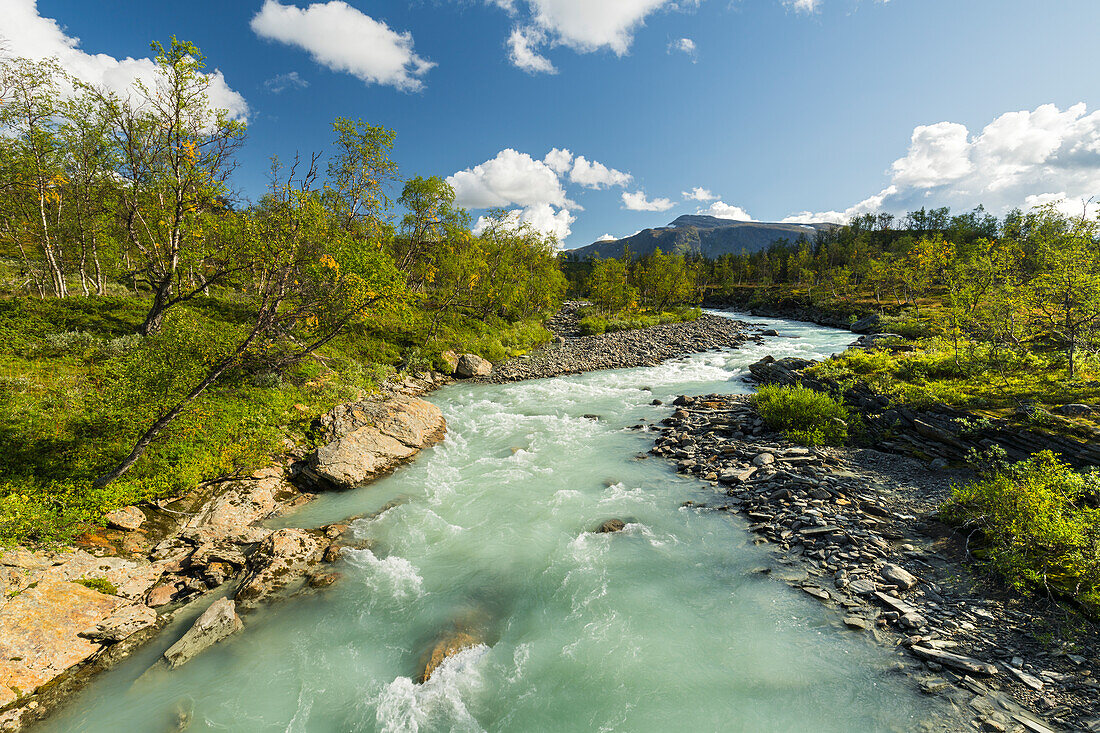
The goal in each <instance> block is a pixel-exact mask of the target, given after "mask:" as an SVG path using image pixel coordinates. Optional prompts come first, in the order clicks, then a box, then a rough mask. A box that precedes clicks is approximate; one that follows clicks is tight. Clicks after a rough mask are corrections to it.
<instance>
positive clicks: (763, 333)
mask: <svg viewBox="0 0 1100 733" xmlns="http://www.w3.org/2000/svg"><path fill="white" fill-rule="evenodd" d="M760 335H761V336H778V335H779V331H776V330H775V329H774V328H769V329H768V330H766V331H761V332H760Z"/></svg>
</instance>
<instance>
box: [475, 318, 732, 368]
mask: <svg viewBox="0 0 1100 733" xmlns="http://www.w3.org/2000/svg"><path fill="white" fill-rule="evenodd" d="M583 305H584V304H582V303H566V304H565V306H564V307H563V308H562V311H561V312H560V313H559V314H558V315H557V316H555V317H554V318H553V319H551V321H550V322H549V323H548V324H547V327H548V328H550V330H551V331H552V332H554V334H555V336H556V340H555V342H554V343H553V344H550V345H548V346H545V347H543V348H540V349H537V350H535V351H533V352H531V353H530V354H525V355H523V356H522V357H519V358H517V359H512V360H510V361H507V362H504V363H502V364H498V365H497V366H496V367H494V369H493V371H492V373H491V374H490V375H489V376H487V377H485V381H487V382H493V383H502V382H516V381H519V380H522V379H543V378H546V377H557V376H561V375H563V374H579V373H581V372H589V371H595V370H599V369H627V368H630V367H640V366H653V365H655V364H660V363H661V362H662V361H666V360H668V359H673V358H676V357H679V356H686V355H688V354H696V353H699V352H701V351H712V350H714V349H725V348H736V347H738V346H740V345H741V344H743V343H744V342H745V341H746V340H748V338H749V337H748V335H747V334H746V333H745V331H744V328H743V324H741V323H740V322H738V321H735V320H732V319H729V318H723V317H722V316H717V315H714V314H712V313H703V314H702V315H701V316H699V318H698V319H697V320H694V321H688V322H686V323H672V324H667V325H663V326H652V327H650V328H640V329H634V330H630V331H616V332H614V333H604V334H599V335H596V336H581V335H580V332H579V330H578V327H577V312H578V311H579V310H580V308H581V307H583Z"/></svg>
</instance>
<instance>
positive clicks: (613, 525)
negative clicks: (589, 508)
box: [596, 519, 626, 534]
mask: <svg viewBox="0 0 1100 733" xmlns="http://www.w3.org/2000/svg"><path fill="white" fill-rule="evenodd" d="M625 528H626V522H624V521H623V520H621V519H608V520H607V521H606V522H604V523H603V524H601V525H600V526H599V527H596V533H597V534H608V533H610V532H622V531H623V530H624V529H625Z"/></svg>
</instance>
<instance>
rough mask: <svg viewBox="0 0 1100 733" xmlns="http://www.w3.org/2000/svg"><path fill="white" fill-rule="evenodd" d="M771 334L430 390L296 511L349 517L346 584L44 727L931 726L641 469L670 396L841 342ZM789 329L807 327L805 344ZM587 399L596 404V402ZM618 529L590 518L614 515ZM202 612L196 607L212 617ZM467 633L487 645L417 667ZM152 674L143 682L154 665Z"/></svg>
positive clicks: (733, 539)
mask: <svg viewBox="0 0 1100 733" xmlns="http://www.w3.org/2000/svg"><path fill="white" fill-rule="evenodd" d="M738 318H743V319H744V320H748V321H751V322H756V323H764V322H766V323H768V324H770V325H771V326H773V327H776V328H778V329H779V331H780V333H781V336H780V337H778V338H775V337H772V338H768V339H767V340H766V343H765V344H763V345H754V344H752V343H749V344H746V345H745V347H744V348H742V349H739V350H732V351H720V352H710V353H704V354H696V355H693V356H689V357H685V358H682V359H677V360H673V361H669V362H666V363H664V364H661V365H659V366H656V367H648V368H638V369H628V370H619V371H604V372H593V373H588V374H583V375H577V376H566V377H558V378H553V379H543V380H536V381H529V382H520V383H514V384H508V385H482V384H464V383H458V384H455V385H452V386H449V387H446V388H444V389H443V390H440V391H438V392H436V393H434V394H433V395H431V396H430V397H429V399H431V400H432V401H433V402H434V403H435V404H437V405H439V406H440V407H441V408H442V409H443V411H444V413H445V414H446V417H447V421H448V424H449V431H448V434H447V437H446V439H445V440H444V441H443V442H442V443H440V444H439V445H438V446H436V447H434V448H431V449H428V450H426V451H424V452H423V453H422V454H421V455H420V456H419V457H418V458H417V459H416V460H415V461H414V462H413V463H412V464H410V465H408V466H405V467H403V468H401V469H400V470H398V471H397V472H395V473H394V474H392V475H391V476H388V477H386V478H384V479H382V480H380V481H378V482H376V483H374V484H371V485H369V486H367V487H364V488H362V489H359V490H356V491H351V492H346V493H333V494H327V495H323V496H321V497H319V498H318V499H317V500H316V501H314V502H312V503H311V504H309V505H307V506H306V507H304V508H303V509H302V510H300V511H298V512H297V513H295V514H293V515H289V516H287V517H284V518H282V519H281V520H280V523H281V525H282V526H303V527H311V526H319V525H322V524H326V523H330V522H334V521H339V520H341V519H343V518H344V517H348V516H352V515H361V514H369V513H372V512H377V511H378V510H379V509H381V508H383V507H386V506H387V505H389V504H391V503H394V505H393V506H392V507H391V508H388V509H386V510H385V511H383V512H381V513H380V514H378V515H377V516H375V517H373V518H370V519H364V520H359V521H357V522H356V523H354V524H353V529H354V532H355V533H356V535H357V536H358V537H361V538H363V539H370V540H371V541H372V542H373V545H372V546H371V549H359V550H345V551H344V556H343V558H342V559H341V560H340V561H339V562H338V564H337V570H338V571H340V572H341V573H342V574H343V577H342V579H341V580H340V581H339V582H338V583H337V584H336V585H334V586H332V587H330V588H328V589H325V590H324V591H321V592H319V593H317V594H313V595H305V596H301V597H298V598H295V599H292V600H289V601H285V602H282V603H279V604H276V605H274V606H272V607H269V608H263V609H260V610H259V611H256V612H254V613H252V614H249V615H248V616H246V617H244V621H245V630H244V631H243V632H241V633H240V634H238V635H236V636H235V637H233V638H231V639H229V640H227V641H225V642H222V643H221V644H218V645H216V646H214V647H212V648H211V649H209V650H208V651H206V652H205V653H204V654H202V655H201V656H200V657H198V658H196V659H195V660H193V661H191V662H190V663H188V664H187V665H186V666H184V667H182V668H180V669H178V670H175V671H173V672H166V671H159V670H158V671H154V672H152V673H150V674H146V675H144V676H142V675H143V673H144V672H145V671H146V670H147V669H148V668H149V667H150V666H151V665H152V664H153V662H154V661H155V660H156V657H157V655H159V654H160V653H161V652H162V651H163V650H164V649H165V648H166V647H167V646H169V645H170V644H171V643H172V642H173V641H174V640H175V639H176V638H177V637H178V636H179V635H180V634H181V633H182V632H183V630H184V629H185V628H186V624H187V623H189V622H190V619H191V618H193V617H194V615H195V614H192V615H191V616H190V617H189V618H187V619H181V620H179V621H178V622H177V623H176V624H175V625H174V626H173V627H170V628H169V629H168V630H167V631H166V632H164V633H163V634H162V635H161V636H160V637H158V639H157V640H156V641H155V642H154V643H152V644H150V645H148V646H147V647H145V648H143V649H142V650H140V651H139V652H138V653H137V654H135V655H134V656H133V657H131V658H130V659H129V660H127V661H126V662H124V663H122V664H121V665H120V666H118V667H117V668H115V669H113V670H111V671H110V672H107V673H105V674H103V675H102V676H100V677H98V678H97V679H96V680H95V681H94V682H93V683H92V684H91V685H89V686H88V687H87V688H85V689H84V690H83V691H82V692H81V693H80V694H78V695H77V696H76V697H75V698H74V700H73V701H72V702H71V703H70V704H69V705H68V706H66V707H65V708H63V709H62V710H60V711H58V712H57V713H55V714H54V715H53V717H51V718H50V719H49V720H47V721H46V723H45V724H43V725H42V726H40V728H39V729H38V730H42V731H82V732H94V731H104V732H107V733H138V732H144V731H154V732H159V731H168V730H175V729H177V728H175V727H174V725H175V723H176V721H177V719H178V718H179V716H180V714H181V712H182V713H183V714H184V715H185V716H187V717H189V718H190V726H189V727H188V728H187V730H189V731H310V732H312V731H318V732H329V731H422V732H423V731H746V732H752V733H759V732H766V731H814V732H821V733H824V732H828V731H846V732H847V731H859V732H860V733H867V732H870V731H911V730H918V729H919V728H920V727H921V723H922V722H923V721H929V720H937V719H939V720H940V723H941V725H942V723H943V722H944V721H943V719H942V718H940V715H941V714H943V712H944V711H943V710H942V708H941V707H940V705H941V704H942V703H938V702H937V701H936V700H934V699H932V698H929V697H926V696H922V695H920V694H919V693H918V692H916V689H915V688H916V686H915V685H914V684H913V682H912V681H911V680H910V679H908V678H906V677H905V676H904V675H900V674H897V673H895V672H893V671H892V670H891V667H892V666H894V665H895V664H896V658H894V657H892V656H891V654H890V653H889V651H888V650H886V649H885V648H883V647H880V646H877V645H875V644H873V643H872V642H870V641H869V640H868V639H866V638H865V635H860V634H857V633H854V632H849V631H846V630H844V629H843V628H841V627H840V625H839V623H838V618H839V617H838V616H837V615H836V612H835V611H831V610H829V609H827V608H824V607H823V606H822V605H821V604H820V603H819V602H817V601H816V600H813V599H811V598H810V597H809V596H807V595H806V594H804V593H802V592H801V591H799V590H797V589H793V588H790V587H788V586H787V585H786V584H785V583H783V582H781V581H780V580H777V579H775V578H770V577H768V576H767V575H762V574H760V573H754V572H753V569H754V568H756V567H759V566H762V565H767V564H769V552H768V550H767V548H766V546H765V547H756V546H754V545H753V542H752V539H753V536H752V535H751V534H750V533H749V532H748V531H747V530H746V526H747V525H746V524H745V522H743V521H742V520H741V519H740V518H738V517H735V516H731V515H728V514H725V513H717V512H715V513H707V512H699V511H697V510H692V509H686V508H681V504H682V503H683V502H684V501H686V500H689V499H691V500H696V501H700V500H701V501H707V500H708V499H710V498H711V497H712V496H713V493H712V492H711V489H710V487H709V486H705V485H703V484H701V483H700V482H698V481H696V480H694V479H691V478H686V477H681V476H677V475H676V473H675V472H674V470H673V468H672V467H671V465H670V464H668V463H667V462H665V461H662V460H660V459H657V458H653V457H650V458H648V459H643V458H642V456H644V455H645V454H646V452H647V451H648V450H649V448H650V447H651V446H652V439H653V434H652V433H648V432H642V431H637V430H631V429H629V428H630V426H632V425H636V424H638V423H640V422H642V420H643V419H644V420H646V421H648V422H649V423H651V424H652V423H656V422H658V421H659V420H661V419H662V418H664V417H666V416H667V415H668V411H669V408H668V407H667V406H653V405H651V404H650V403H651V402H652V401H653V400H654V399H659V400H662V401H664V402H666V403H667V402H669V401H670V400H671V399H673V398H675V396H676V395H679V394H682V393H687V394H699V393H709V392H747V391H749V387H748V385H746V384H745V383H744V382H743V381H742V379H741V378H742V377H743V376H744V375H745V374H746V373H747V372H746V367H747V365H749V364H751V363H752V362H754V361H756V360H758V359H759V358H761V357H762V356H764V355H765V354H772V355H774V356H776V357H781V356H788V355H797V356H803V357H809V358H813V357H821V356H826V355H828V354H831V353H835V352H836V351H839V350H842V349H843V348H844V347H845V346H846V345H847V344H848V343H850V342H851V341H852V335H851V334H850V333H848V332H842V331H836V330H832V329H826V328H820V327H817V326H812V325H808V324H802V323H794V322H785V321H776V320H775V319H767V320H766V321H765V320H764V319H755V318H748V317H744V316H738ZM792 337H798V338H792ZM585 415H590V416H591V415H597V416H598V417H599V419H592V418H591V417H585ZM610 518H621V519H624V520H625V521H627V527H626V529H625V531H623V532H621V533H617V534H592V533H590V532H588V531H587V530H590V529H593V528H595V527H596V526H598V525H599V524H600V523H601V522H603V521H604V520H607V519H610ZM196 613H197V611H196ZM456 629H458V630H461V631H462V632H464V633H468V634H470V636H471V637H473V638H474V639H476V640H477V642H478V643H477V645H476V646H473V647H472V648H469V649H467V650H465V651H463V652H461V653H459V654H457V655H456V656H453V657H451V658H449V659H448V660H447V661H446V662H445V663H444V664H443V666H442V667H440V668H439V669H438V670H437V671H436V672H435V674H433V675H432V677H431V679H430V680H428V681H427V682H426V683H425V684H422V685H421V684H416V683H415V682H414V680H416V679H417V677H418V676H419V675H420V674H421V672H422V671H423V668H424V667H423V664H424V657H425V654H426V653H427V652H429V651H430V650H431V648H432V647H433V645H434V644H435V642H436V641H437V640H438V639H439V638H440V637H441V635H445V634H446V633H447V632H453V631H455V630H456ZM139 678H140V679H139Z"/></svg>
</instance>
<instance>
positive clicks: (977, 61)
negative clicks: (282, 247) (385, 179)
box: [0, 0, 1100, 247]
mask: <svg viewBox="0 0 1100 733" xmlns="http://www.w3.org/2000/svg"><path fill="white" fill-rule="evenodd" d="M265 2H266V5H265ZM258 16H259V18H258ZM51 21H55V22H51ZM326 23H327V24H329V25H326ZM382 23H384V24H385V25H384V26H382V25H380V24H382ZM387 28H388V30H387ZM1098 29H1100V3H1098V2H1095V0H1027V1H1025V0H965V1H964V2H959V0H950V1H949V0H889V2H882V1H881V0H791V1H790V2H783V0H733V1H732V2H731V1H730V0H687V1H686V2H685V0H678V2H673V1H672V0H511V1H510V2H509V0H414V1H412V2H391V1H388V0H347V2H346V3H343V2H336V3H333V2H328V3H317V4H316V5H314V6H312V7H310V4H309V3H307V2H305V0H230V1H228V2H227V1H226V0H221V1H220V2H207V1H206V0H190V1H189V2H186V3H183V2H180V3H175V2H163V3H147V2H124V1H122V0H95V1H94V2H92V1H90V0H37V3H35V2H34V0H0V36H4V37H5V38H7V39H8V45H9V50H11V51H14V52H16V53H19V54H21V55H27V56H33V55H50V54H51V53H55V52H58V49H60V55H61V58H62V62H63V65H66V66H68V67H70V68H71V69H73V70H74V71H75V72H76V73H78V74H83V75H86V76H87V75H92V76H94V75H95V74H101V75H102V79H103V80H106V82H107V83H121V82H120V81H119V80H118V77H119V74H121V71H120V72H119V73H116V74H115V75H114V76H111V75H109V74H108V73H107V72H105V71H104V69H113V68H114V66H113V65H112V62H113V61H114V60H115V59H126V58H128V57H132V58H134V59H138V60H140V59H142V58H144V57H147V56H148V53H149V52H148V44H149V42H150V41H151V40H153V39H157V40H162V41H166V40H167V39H168V37H169V36H170V35H172V34H175V35H177V36H179V37H181V38H185V39H188V40H191V41H193V42H194V43H196V44H197V45H198V46H199V47H200V48H201V49H202V50H203V52H204V53H205V54H206V55H207V57H208V60H209V63H210V66H211V67H212V68H214V67H216V68H217V69H218V70H219V71H220V72H221V73H222V74H223V76H224V85H225V86H227V87H228V89H231V90H232V91H233V92H235V93H237V94H239V95H240V97H241V98H243V100H244V103H246V104H247V119H248V125H249V140H248V144H247V146H246V148H245V149H244V150H243V151H242V153H241V156H240V162H241V166H240V169H239V171H238V174H237V176H236V179H235V182H236V184H237V186H238V187H239V188H240V189H241V191H242V193H243V194H244V195H245V196H246V197H256V196H258V195H259V193H260V192H262V190H263V186H264V183H265V174H266V170H267V159H268V157H269V156H270V155H271V154H273V153H278V154H280V155H282V156H284V157H285V156H287V155H292V154H293V153H294V152H295V151H296V150H299V151H302V152H303V153H304V152H308V151H312V150H317V149H323V148H324V147H325V146H326V145H327V144H328V141H329V139H330V124H331V122H332V120H333V118H335V117H337V116H347V117H353V118H354V117H359V118H363V119H364V120H366V121H368V122H371V123H374V124H383V125H386V126H388V127H392V128H393V129H395V130H396V131H397V146H396V149H395V157H396V159H397V161H398V162H399V164H400V166H401V173H402V174H403V175H405V176H412V175H433V174H434V175H440V176H455V178H453V179H452V180H453V182H455V184H456V188H457V189H458V190H459V194H460V199H461V200H462V202H463V203H466V204H468V205H470V206H471V207H472V208H473V209H474V214H475V218H476V216H477V215H478V214H479V213H480V210H478V209H477V208H476V207H477V206H480V205H484V204H486V203H487V202H489V201H492V202H494V203H501V204H504V205H506V206H507V207H508V208H510V209H514V210H516V211H517V212H521V213H520V214H518V215H520V216H525V217H526V218H528V219H529V220H531V221H532V223H534V224H536V225H538V226H540V227H542V228H545V229H547V230H552V231H556V232H557V233H558V234H561V235H564V234H565V233H566V232H568V236H566V237H565V238H564V241H565V246H567V247H575V246H580V245H584V244H588V243H589V242H591V241H593V240H595V239H596V238H598V237H600V236H601V235H604V234H611V235H615V236H624V235H628V234H631V233H633V232H635V231H637V230H639V229H642V228H644V227H649V226H659V225H662V224H664V223H667V222H668V221H670V220H672V219H673V218H675V217H676V216H677V215H679V214H682V213H694V212H696V211H698V210H710V211H712V212H714V213H718V214H720V215H723V216H727V217H732V218H745V217H747V216H751V217H752V218H754V219H757V220H762V221H777V220H781V219H784V218H787V217H795V218H801V219H802V220H824V219H828V220H841V219H843V218H844V217H846V216H850V215H852V214H854V213H861V212H862V211H867V210H875V209H880V208H881V209H884V210H891V211H896V212H902V211H904V210H906V209H907V208H911V207H916V206H920V205H925V204H927V205H945V204H946V205H951V206H953V207H955V208H960V207H965V208H968V207H970V206H973V205H975V204H976V203H978V202H984V203H986V205H987V206H988V207H989V208H991V209H993V210H994V211H996V212H998V213H1000V212H1001V211H1003V210H1004V209H1005V208H1007V207H1011V206H1023V205H1025V204H1026V205H1032V204H1037V203H1042V202H1044V201H1048V200H1054V199H1057V198H1062V197H1064V198H1067V199H1070V200H1071V201H1073V200H1078V199H1087V198H1088V197H1090V196H1092V195H1094V194H1100V114H1096V113H1094V111H1093V110H1094V108H1095V107H1097V105H1098V104H1100V102H1098V100H1097V99H1095V97H1096V96H1097V90H1098V89H1100V82H1098V78H1097V69H1098V68H1100V48H1098V47H1097V44H1096V43H1095V34H1096V32H1097V30H1098ZM360 31H362V32H360ZM349 34H350V35H349ZM372 34H373V35H372ZM404 34H408V35H407V36H406V35H404ZM510 38H511V39H513V40H514V39H517V38H518V39H519V40H520V41H521V43H520V45H519V46H518V47H517V46H516V45H515V44H514V43H513V44H510V43H509V39H510ZM74 39H79V42H78V43H77V42H76V41H75V40H74ZM365 39H370V40H369V42H368V41H367V40H365ZM682 39H690V41H691V43H690V44H685V43H684V42H683V41H682ZM523 42H526V44H527V48H529V49H530V52H531V53H530V54H528V55H526V56H524V55H523V53H522V52H523ZM387 44H389V46H387ZM366 46H370V48H366ZM691 46H694V50H693V51H691V50H690V47H691ZM685 48H687V49H688V51H690V52H686V51H685V50H684V49H685ZM517 49H518V50H517ZM89 54H90V55H97V54H104V55H105V57H95V56H88V55H89ZM402 54H404V57H402V56H401V55H402ZM395 59H396V61H395ZM402 59H404V63H402ZM395 64H396V65H395ZM551 65H552V67H553V73H548V71H547V67H548V66H551ZM124 66H125V65H124ZM134 66H135V68H136V67H138V66H140V64H139V63H137V62H135V64H134ZM521 66H526V68H521ZM333 67H335V68H333ZM286 75H295V76H294V77H293V79H292V80H291V81H287V80H286ZM276 79H282V80H283V81H282V83H281V84H280V83H278V82H272V81H271V80H276ZM306 85H308V86H306ZM279 86H282V87H283V88H282V90H281V91H278V92H276V91H275V88H278V87H279ZM273 87H274V88H273ZM1082 105H1083V106H1082ZM242 113H243V110H242ZM1020 113H1023V114H1020ZM555 148H556V149H558V150H559V151H560V150H568V151H570V152H571V154H572V155H571V156H564V155H562V154H560V153H559V155H558V157H557V159H556V163H555V164H554V165H551V164H550V161H549V160H546V159H545V156H546V155H547V153H549V152H550V151H551V150H552V149H555ZM502 151H505V152H504V153H502ZM510 151H515V152H514V153H512V152H510ZM577 156H583V157H584V159H585V162H586V163H587V164H588V165H584V164H582V165H581V166H580V168H578V167H577ZM487 161H488V163H487ZM593 163H599V164H602V166H603V167H602V168H601V167H599V166H596V167H592V165H591V164H593ZM477 166H480V168H479V167H477ZM456 174H457V175H456ZM585 182H587V184H588V185H587V186H586V185H584V183H585ZM696 187H699V188H702V189H706V190H707V191H709V192H711V193H713V194H714V195H716V196H718V197H719V198H718V199H716V200H715V199H706V200H695V199H690V198H688V197H686V196H685V194H686V193H690V192H691V191H692V190H693V189H695V188H696ZM639 192H640V193H639ZM624 194H625V197H624ZM716 202H717V205H716ZM1071 205H1074V204H1067V206H1071ZM1076 206H1077V207H1078V210H1079V207H1080V204H1079V203H1078V204H1076ZM631 207H633V208H631ZM712 207H713V208H712ZM638 209H648V210H638Z"/></svg>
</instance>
